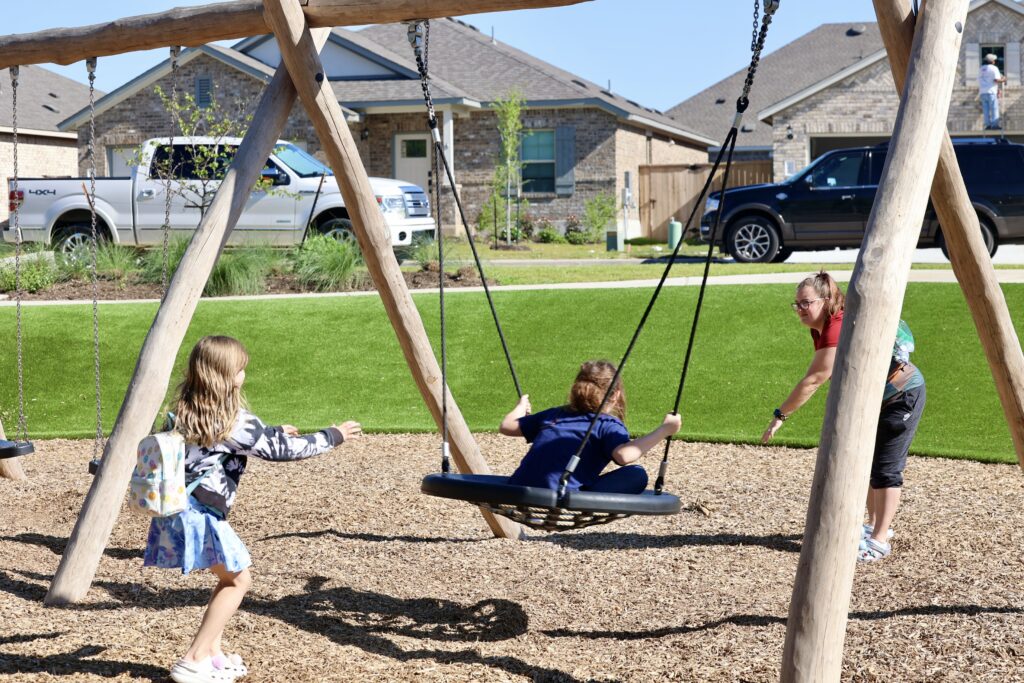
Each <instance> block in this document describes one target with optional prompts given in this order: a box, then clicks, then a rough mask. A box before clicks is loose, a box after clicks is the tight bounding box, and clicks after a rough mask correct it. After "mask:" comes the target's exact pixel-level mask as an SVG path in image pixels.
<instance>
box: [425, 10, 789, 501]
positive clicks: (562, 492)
mask: <svg viewBox="0 0 1024 683" xmlns="http://www.w3.org/2000/svg"><path fill="white" fill-rule="evenodd" d="M778 8H779V0H764V14H763V16H762V17H760V23H759V22H758V18H759V9H760V0H755V2H754V29H753V32H752V36H751V52H752V54H751V59H750V65H749V66H748V68H747V75H746V78H745V80H744V84H743V91H742V94H741V95H740V97H739V98H738V99H737V100H736V115H735V117H734V119H733V125H732V127H731V128H730V130H729V133H728V134H727V135H726V138H725V141H724V142H723V144H722V146H721V147H720V148H719V151H718V155H717V157H716V158H715V162H714V164H713V166H712V169H711V172H710V174H709V175H708V179H707V180H706V181H705V183H704V186H703V188H702V189H701V192H700V195H699V196H698V200H697V202H696V203H695V204H694V207H693V209H692V210H691V212H690V215H689V217H688V218H687V221H686V230H684V233H683V234H686V232H687V231H689V229H690V227H691V226H692V224H693V219H694V217H695V216H696V214H697V211H698V210H699V209H700V208H701V207H702V206H703V205H704V199H705V197H706V196H707V193H708V191H709V189H710V188H711V186H712V184H713V183H714V181H715V177H716V175H717V172H718V169H719V167H720V166H721V164H722V160H723V158H724V159H725V170H724V172H723V178H722V190H721V199H720V200H719V201H720V203H719V207H718V212H717V214H716V216H715V222H714V226H713V227H712V230H711V235H710V237H709V243H708V252H707V257H706V259H705V262H704V274H703V277H702V279H701V286H700V290H699V293H698V297H697V305H696V307H695V310H694V317H693V323H692V326H691V328H690V337H689V340H688V342H687V347H686V354H685V357H684V361H683V367H682V371H681V373H680V378H679V385H678V388H677V390H676V397H675V403H674V405H673V410H672V412H673V414H678V411H679V405H680V403H681V401H682V395H683V389H684V387H685V384H686V377H687V374H688V371H689V365H690V359H691V357H692V352H693V346H694V342H695V340H696V334H697V326H698V323H699V320H700V312H701V310H702V308H703V302H704V294H705V291H706V288H707V280H708V276H709V274H710V269H711V258H712V254H713V252H714V244H715V237H716V236H717V235H718V232H719V229H720V227H721V220H722V215H723V214H724V208H725V192H726V189H727V188H728V186H729V172H730V169H731V166H732V161H733V153H734V150H735V147H736V139H737V136H738V133H739V127H740V124H741V121H742V118H743V114H744V113H745V112H746V110H747V108H748V107H749V105H750V101H749V95H750V90H751V88H752V86H753V82H754V77H755V75H756V73H757V67H758V64H759V63H760V59H761V53H762V51H763V50H764V43H765V39H766V37H767V34H768V27H769V25H770V24H771V22H772V18H773V17H774V14H775V12H776V11H777V10H778ZM429 31H430V29H429V21H423V22H415V23H411V24H410V26H409V31H408V37H409V42H410V44H411V45H412V47H413V51H414V53H415V55H416V64H417V67H418V70H419V73H420V81H421V85H422V88H423V95H424V101H425V103H426V106H427V114H428V119H429V124H430V129H431V135H432V136H433V139H434V146H435V156H436V157H440V158H441V159H442V160H443V162H444V166H445V170H446V171H447V172H448V179H449V183H450V184H451V186H452V191H453V195H454V197H455V202H456V205H457V206H458V208H459V212H460V216H461V217H462V220H463V225H464V226H465V227H466V232H467V235H468V236H469V242H470V246H471V248H472V251H473V256H474V260H475V261H476V265H477V269H478V271H479V272H480V276H481V279H482V280H483V281H484V288H485V292H486V293H487V300H488V304H489V306H490V309H491V314H492V316H493V318H494V321H495V324H496V325H497V328H498V335H499V337H500V338H501V341H502V348H503V349H504V351H505V357H506V359H507V361H508V364H509V369H510V370H511V371H512V377H513V381H514V382H515V385H516V391H517V393H518V394H519V396H522V392H521V390H520V388H519V382H518V380H517V378H516V375H515V370H514V367H513V365H512V359H511V357H510V355H509V351H508V346H507V344H506V343H505V337H504V334H503V333H502V330H501V325H500V323H499V321H498V315H497V311H496V310H495V308H494V305H493V300H492V299H491V296H490V291H489V289H488V288H487V281H486V278H485V277H484V274H483V267H482V265H481V263H480V259H479V257H478V255H477V251H476V247H475V244H474V242H473V238H472V234H471V233H470V232H469V224H468V222H466V220H465V214H464V212H463V210H462V203H461V200H460V199H459V195H458V192H457V191H455V183H454V179H453V178H452V174H451V169H450V168H449V166H448V161H447V159H446V158H445V156H444V149H443V146H442V143H441V138H440V134H439V132H438V129H437V117H436V114H435V112H434V108H433V102H432V100H431V97H430V86H429V74H428V71H427V51H428V48H429V35H430V33H429ZM435 169H436V158H435ZM435 176H436V173H435ZM435 180H436V177H435ZM435 197H436V199H435V205H436V206H438V209H437V216H438V226H440V207H439V204H440V190H439V188H437V187H435ZM440 235H441V231H440V227H439V229H438V238H439V242H440V240H441V237H440ZM682 244H683V240H682V239H680V240H679V242H677V243H676V246H675V248H674V249H673V251H672V254H671V256H670V258H669V260H668V263H667V264H666V266H665V270H664V271H663V273H662V275H661V278H660V279H659V281H658V284H657V286H656V287H655V289H654V293H653V294H652V296H651V299H650V301H649V302H648V304H647V308H646V309H645V310H644V313H643V315H642V316H641V319H640V322H639V324H638V325H637V328H636V331H635V332H634V333H633V337H632V339H631V340H630V342H629V345H628V346H627V348H626V351H625V353H624V354H623V357H622V360H621V361H620V363H619V365H618V367H617V369H616V372H615V375H614V377H613V378H612V381H611V383H610V384H609V387H608V389H607V390H606V392H605V395H604V397H603V398H602V401H601V405H600V407H599V408H598V410H597V411H596V413H595V416H594V418H593V419H592V420H591V422H590V425H589V426H588V428H587V431H586V433H585V435H584V438H583V441H582V442H581V444H580V446H579V449H578V450H577V452H576V453H575V455H573V457H572V458H571V459H570V460H569V463H568V464H567V466H566V469H565V471H564V472H563V473H562V477H561V479H560V481H559V487H558V491H557V495H556V501H557V504H558V506H559V507H562V504H563V501H564V500H565V497H566V489H567V485H568V480H569V477H570V476H571V475H572V473H573V472H574V471H575V469H576V466H577V465H578V463H579V460H580V456H581V455H582V453H583V450H584V449H585V447H586V444H587V442H588V440H589V438H590V435H591V434H592V433H593V430H594V427H595V425H596V424H597V421H598V419H599V417H600V415H601V412H602V411H603V410H604V408H605V406H606V405H607V403H608V400H609V399H610V398H611V395H612V394H613V393H614V388H615V386H616V384H617V382H618V379H619V377H620V376H621V373H622V370H623V368H624V367H625V365H626V363H627V362H628V360H629V357H630V355H631V354H632V351H633V347H634V346H635V345H636V342H637V340H638V338H639V336H640V334H641V332H642V331H643V328H644V326H645V324H646V322H647V319H648V317H649V316H650V313H651V311H652V310H653V308H654V305H655V303H656V302H657V299H658V296H659V295H660V293H661V290H662V289H663V287H664V284H665V281H666V280H667V279H668V275H669V273H670V272H671V270H672V266H673V265H675V261H676V259H677V258H678V255H679V251H680V249H681V248H682ZM439 250H440V253H441V254H442V255H441V256H440V257H439V258H440V259H441V266H442V271H441V272H442V285H441V349H442V384H443V386H444V387H445V388H447V382H446V377H445V374H446V343H445V342H446V340H445V327H444V298H443V291H444V290H443V247H439ZM445 414H446V413H445ZM445 434H446V435H447V424H445ZM671 442H672V439H671V437H669V438H668V439H666V441H665V452H664V456H663V458H662V461H661V465H660V467H659V472H658V477H657V481H656V483H655V494H656V495H660V494H661V493H662V491H663V488H664V482H665V475H666V472H667V469H668V455H669V450H670V448H671ZM444 452H445V461H444V462H443V463H442V465H443V471H444V472H445V473H447V472H448V471H449V470H448V467H449V465H448V462H447V443H446V444H445V451H444ZM491 509H492V511H497V510H495V509H494V508H493V507H492V508H491Z"/></svg>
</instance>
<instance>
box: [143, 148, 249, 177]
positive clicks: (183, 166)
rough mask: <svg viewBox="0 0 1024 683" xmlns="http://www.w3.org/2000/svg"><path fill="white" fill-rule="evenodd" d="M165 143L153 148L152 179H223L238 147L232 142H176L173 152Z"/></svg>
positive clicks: (150, 173) (150, 171) (150, 168)
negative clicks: (196, 143)
mask: <svg viewBox="0 0 1024 683" xmlns="http://www.w3.org/2000/svg"><path fill="white" fill-rule="evenodd" d="M168 151H169V150H168V147H167V145H161V146H158V147H157V148H156V149H155V150H154V151H153V161H152V162H151V163H150V167H149V175H150V177H151V178H166V177H168V174H169V175H170V177H172V178H174V179H175V180H223V179H224V174H226V173H227V170H228V167H229V166H230V165H231V160H232V159H234V156H235V153H236V152H237V151H238V147H237V146H235V145H224V146H213V145H175V146H174V152H173V155H170V154H168Z"/></svg>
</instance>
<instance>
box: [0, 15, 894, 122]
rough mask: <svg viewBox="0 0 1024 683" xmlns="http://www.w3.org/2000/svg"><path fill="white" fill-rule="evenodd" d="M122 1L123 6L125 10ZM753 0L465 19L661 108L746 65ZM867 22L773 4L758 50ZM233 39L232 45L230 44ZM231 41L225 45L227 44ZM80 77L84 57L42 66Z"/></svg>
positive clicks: (120, 64) (27, 22)
mask: <svg viewBox="0 0 1024 683" xmlns="http://www.w3.org/2000/svg"><path fill="white" fill-rule="evenodd" d="M208 4H213V3H212V0H144V1H143V2H135V3H125V2H124V0H91V1H90V2H82V0H42V1H41V2H39V3H38V4H35V5H34V11H32V12H8V13H5V15H4V21H3V24H2V27H3V28H2V29H0V30H2V32H3V33H4V34H7V33H29V32H35V31H43V30H47V29H54V28H59V27H77V26H86V25H89V24H95V23H100V22H104V21H109V20H112V19H118V18H121V17H125V16H130V15H133V14H148V13H152V12H160V11H164V10H168V9H171V8H173V7H185V6H194V5H208ZM126 7H130V9H126ZM753 8H754V3H753V0H719V1H717V2H706V1H705V0H592V1H590V2H583V3H581V4H578V5H573V6H569V7H557V8H551V9H539V10H520V11H516V12H492V13H487V14H475V15H466V16H462V17H460V19H462V20H463V21H466V22H467V23H470V24H472V25H474V26H476V27H477V28H478V29H479V30H480V31H482V32H484V33H488V34H489V33H491V31H492V30H493V31H494V36H495V38H496V39H497V40H499V41H501V42H504V43H507V44H509V45H512V46H513V47H516V48H518V49H520V50H523V51H525V52H528V53H530V54H532V55H534V56H535V57H538V58H540V59H543V60H545V61H548V62H550V63H552V64H555V65H557V66H558V67H560V68H562V69H565V70H566V71H570V72H572V73H574V74H577V75H579V76H583V77H584V78H586V79H588V80H591V81H593V82H595V83H598V84H600V85H608V83H609V82H610V83H611V89H612V90H613V91H614V92H616V93H619V94H620V95H624V96H625V97H627V98H629V99H632V100H635V101H637V102H640V103H641V104H643V105H645V106H648V107H654V108H656V109H662V110H665V109H669V108H671V107H673V106H675V105H676V104H678V103H679V102H682V101H683V100H685V99H687V98H689V97H690V96H692V95H695V94H696V93H698V92H700V91H701V90H703V89H704V88H706V87H708V86H709V85H712V84H714V83H716V82H718V81H719V80H721V79H723V78H725V77H726V76H729V75H730V74H732V73H733V72H735V71H737V70H739V69H741V68H744V67H745V66H746V65H747V63H748V62H749V60H750V33H751V29H752V21H753ZM873 20H874V11H873V9H872V5H871V2H870V0H845V1H844V2H836V1H835V0H781V6H780V8H779V11H778V12H777V13H776V15H775V20H774V21H773V23H772V25H771V29H770V30H769V35H768V40H767V43H766V48H765V50H766V52H770V51H772V50H774V49H777V48H779V47H781V46H782V45H785V44H786V43H788V42H791V41H792V40H794V39H795V38H797V37H799V36H801V35H803V34H804V33H807V32H808V31H810V30H812V29H813V28H815V27H816V26H819V25H820V24H823V23H833V22H849V23H850V24H856V23H865V22H870V21H873ZM231 42H233V41H231ZM228 44H230V42H229V43H228ZM167 54H168V52H167V50H166V49H161V50H153V51H147V52H136V53H130V54H127V55H115V56H111V57H106V58H101V59H100V61H99V66H98V69H97V78H96V87H97V88H98V89H99V90H102V91H106V92H109V91H111V90H114V89H115V88H117V87H118V86H120V85H122V84H124V83H125V82H127V81H129V80H131V79H132V78H134V77H135V76H137V75H139V74H140V73H142V72H143V71H145V70H146V69H148V68H149V67H151V66H153V65H154V64H157V63H159V62H160V61H161V60H163V59H165V58H166V57H167ZM47 66H48V67H49V68H52V69H53V70H54V71H57V72H58V73H61V74H63V75H65V76H67V77H69V78H73V79H75V80H78V81H81V82H83V83H85V82H87V78H86V74H85V65H84V63H82V62H79V63H77V64H72V65H69V66H57V65H47Z"/></svg>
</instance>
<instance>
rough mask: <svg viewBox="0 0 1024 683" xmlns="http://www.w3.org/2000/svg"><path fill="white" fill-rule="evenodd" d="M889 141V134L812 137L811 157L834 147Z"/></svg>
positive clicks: (843, 147) (818, 155)
mask: <svg viewBox="0 0 1024 683" xmlns="http://www.w3.org/2000/svg"><path fill="white" fill-rule="evenodd" d="M888 141H889V136H888V135H873V136H858V137H820V138H811V159H812V160H813V159H817V158H818V157H820V156H821V155H822V154H824V153H825V152H831V151H832V150H834V149H845V148H846V147H868V146H871V145H877V144H878V143H880V142H888Z"/></svg>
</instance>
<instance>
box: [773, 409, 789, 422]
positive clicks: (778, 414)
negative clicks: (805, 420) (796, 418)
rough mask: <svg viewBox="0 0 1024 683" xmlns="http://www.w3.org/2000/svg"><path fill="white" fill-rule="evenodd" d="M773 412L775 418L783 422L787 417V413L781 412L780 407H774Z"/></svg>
mask: <svg viewBox="0 0 1024 683" xmlns="http://www.w3.org/2000/svg"><path fill="white" fill-rule="evenodd" d="M773 414H774V415H775V417H776V419H779V420H782V421H783V422H785V421H786V420H788V419H789V415H786V414H785V413H784V412H782V408H776V409H775V413H773Z"/></svg>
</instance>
